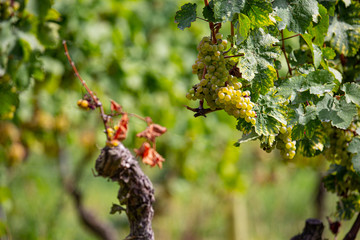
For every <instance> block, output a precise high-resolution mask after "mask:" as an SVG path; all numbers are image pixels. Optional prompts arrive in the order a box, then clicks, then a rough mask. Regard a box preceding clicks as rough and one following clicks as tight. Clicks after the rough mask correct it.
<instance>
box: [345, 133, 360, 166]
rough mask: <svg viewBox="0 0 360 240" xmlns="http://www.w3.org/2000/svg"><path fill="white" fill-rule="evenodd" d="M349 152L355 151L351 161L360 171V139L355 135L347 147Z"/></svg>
mask: <svg viewBox="0 0 360 240" xmlns="http://www.w3.org/2000/svg"><path fill="white" fill-rule="evenodd" d="M347 150H348V151H349V152H351V153H354V154H355V155H354V156H353V157H352V159H351V161H352V164H353V166H354V169H355V171H356V172H357V173H360V154H359V153H360V139H359V138H358V137H355V138H353V139H352V140H351V142H350V144H349V147H348V149H347Z"/></svg>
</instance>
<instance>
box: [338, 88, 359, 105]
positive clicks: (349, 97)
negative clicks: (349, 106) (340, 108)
mask: <svg viewBox="0 0 360 240" xmlns="http://www.w3.org/2000/svg"><path fill="white" fill-rule="evenodd" d="M341 90H342V91H344V92H345V99H346V102H347V103H350V102H353V103H355V104H356V105H358V106H360V85H359V84H356V83H345V84H344V85H343V86H342V88H341Z"/></svg>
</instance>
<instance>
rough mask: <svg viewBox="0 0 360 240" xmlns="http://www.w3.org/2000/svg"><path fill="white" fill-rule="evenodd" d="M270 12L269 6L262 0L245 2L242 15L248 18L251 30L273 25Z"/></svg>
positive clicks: (270, 7)
mask: <svg viewBox="0 0 360 240" xmlns="http://www.w3.org/2000/svg"><path fill="white" fill-rule="evenodd" d="M272 11H273V9H272V6H271V4H270V3H269V2H268V1H264V0H251V1H246V5H245V7H244V13H245V14H246V15H247V16H248V17H249V19H250V21H251V24H252V26H253V28H258V27H266V26H270V25H274V22H273V21H272V20H271V19H270V13H272Z"/></svg>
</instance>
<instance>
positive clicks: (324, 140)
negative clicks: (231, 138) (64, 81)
mask: <svg viewBox="0 0 360 240" xmlns="http://www.w3.org/2000/svg"><path fill="white" fill-rule="evenodd" d="M204 5H205V6H204V7H203V10H202V16H201V17H198V14H197V9H198V6H197V4H196V3H187V4H185V5H183V6H182V7H181V10H179V11H178V12H177V13H176V16H175V22H176V23H178V27H179V28H180V29H181V30H184V29H185V28H188V27H191V25H192V24H193V22H195V21H196V20H197V19H200V20H203V21H207V22H209V30H210V34H209V36H205V37H203V38H202V40H201V41H200V43H199V45H198V48H197V50H198V57H197V59H196V62H195V64H194V65H193V66H192V73H193V74H195V75H197V77H198V79H199V81H200V82H199V83H197V84H195V85H194V86H193V87H192V88H191V89H190V90H189V92H188V93H187V95H186V97H187V99H189V100H193V101H199V107H197V108H194V107H190V106H187V108H188V109H189V110H191V111H194V112H195V117H197V116H206V114H208V113H211V112H214V111H218V110H225V112H227V113H228V114H229V115H231V116H233V117H235V118H236V119H237V120H238V124H237V126H236V128H237V129H238V130H239V131H240V132H242V133H243V135H242V138H240V139H239V141H238V142H237V143H236V144H235V145H236V146H239V145H240V144H242V143H244V142H247V141H251V140H259V141H260V147H261V148H262V149H263V150H265V151H267V152H271V151H272V150H273V149H275V148H277V149H279V150H280V153H281V155H282V156H283V157H284V158H285V159H287V161H291V159H293V158H296V156H299V157H300V156H305V157H316V156H319V155H323V156H324V157H325V158H326V159H327V160H328V166H329V170H328V173H327V174H326V176H325V177H324V183H325V186H326V188H327V190H328V191H331V192H335V193H336V194H337V195H338V196H339V202H338V208H337V209H336V211H335V212H334V216H335V218H336V219H338V220H342V219H350V218H351V217H352V216H353V214H354V213H356V212H357V211H358V210H359V202H360V201H359V200H360V194H359V191H358V189H357V187H355V186H357V184H358V183H359V181H360V155H358V153H359V151H360V150H359V145H358V144H359V143H360V138H359V133H360V128H359V123H358V122H359V105H360V85H359V84H358V82H359V80H360V51H359V49H360V41H359V40H360V27H359V25H358V21H359V20H360V17H359V16H360V3H359V2H357V1H351V2H350V1H333V2H329V1H321V0H319V1H316V0H307V1H305V0H299V1H288V0H275V1H265V0H256V1H223V0H219V1H210V2H208V1H207V0H205V1H204ZM226 24H229V27H230V28H229V29H230V32H229V33H228V34H229V35H227V37H226V38H224V37H223V35H226V33H227V31H228V30H223V27H224V26H225V25H226ZM345 26H346V27H345ZM224 29H225V28H224ZM285 34H286V35H285ZM289 39H292V42H293V43H294V42H295V43H296V44H295V45H294V44H289V43H288V42H287V40H289ZM228 42H230V43H231V46H230V47H229V46H228ZM206 107H208V108H206ZM318 159H319V161H321V160H320V159H321V158H318Z"/></svg>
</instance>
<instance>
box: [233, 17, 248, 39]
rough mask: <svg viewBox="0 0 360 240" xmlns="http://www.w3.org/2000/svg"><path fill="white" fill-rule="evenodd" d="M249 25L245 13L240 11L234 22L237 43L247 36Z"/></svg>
mask: <svg viewBox="0 0 360 240" xmlns="http://www.w3.org/2000/svg"><path fill="white" fill-rule="evenodd" d="M250 26H251V22H250V19H249V18H248V17H247V16H246V15H244V14H242V13H240V14H239V15H238V18H237V20H236V22H235V24H234V27H235V29H236V30H237V39H236V44H237V45H239V44H240V43H242V42H243V41H244V40H245V39H246V38H247V37H248V35H249V31H250Z"/></svg>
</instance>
